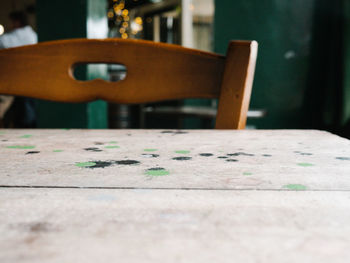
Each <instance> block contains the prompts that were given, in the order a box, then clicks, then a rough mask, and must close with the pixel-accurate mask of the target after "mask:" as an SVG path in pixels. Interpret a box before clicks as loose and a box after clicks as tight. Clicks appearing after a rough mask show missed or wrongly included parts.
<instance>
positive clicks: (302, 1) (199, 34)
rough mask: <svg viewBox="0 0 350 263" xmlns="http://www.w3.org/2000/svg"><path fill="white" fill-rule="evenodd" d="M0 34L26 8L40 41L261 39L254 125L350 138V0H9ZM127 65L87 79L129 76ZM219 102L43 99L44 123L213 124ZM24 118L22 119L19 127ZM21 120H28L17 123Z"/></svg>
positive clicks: (99, 68) (211, 42)
mask: <svg viewBox="0 0 350 263" xmlns="http://www.w3.org/2000/svg"><path fill="white" fill-rule="evenodd" d="M0 4H1V8H0V35H1V34H6V33H8V32H10V30H11V21H10V19H9V14H10V13H11V12H13V11H24V12H25V13H26V14H27V16H28V22H29V25H30V26H31V27H32V28H33V29H34V30H35V31H36V32H37V34H38V40H39V42H41V41H48V40H56V39H66V38H107V37H109V38H134V39H147V40H152V41H157V42H166V43H173V44H179V45H183V46H186V47H191V48H195V49H201V50H205V51H211V52H216V53H221V54H225V53H226V48H227V46H228V43H229V41H230V40H233V39H242V40H253V39H254V40H257V41H258V42H259V54H258V61H257V68H256V75H255V81H254V86H253V92H252V98H251V104H250V111H249V115H248V128H250V129H293V128H295V129H323V130H328V131H331V132H333V133H336V134H339V135H342V136H345V137H348V138H350V34H349V33H350V0H332V1H329V0H264V1H259V0H235V1H232V0H75V1H71V0H51V1H47V0H0ZM126 74H127V69H125V68H124V67H123V66H121V65H87V66H83V67H81V68H80V69H77V70H76V72H75V77H76V78H77V79H81V80H89V79H94V78H103V79H106V80H109V81H119V80H121V79H123V78H124V77H125V75H126ZM216 106H217V101H216V100H203V99H201V100H193V99H191V100H181V101H168V102H163V103H153V104H144V105H116V104H111V103H107V102H104V101H96V102H92V103H84V104H62V103H53V102H47V101H39V100H37V101H35V112H36V121H35V124H34V125H35V126H36V127H38V128H176V129H180V128H181V129H186V128H191V129H194V128H198V129H199V128H211V127H213V125H214V122H215V114H216ZM13 126H16V124H13V123H12V127H13ZM17 126H18V125H17Z"/></svg>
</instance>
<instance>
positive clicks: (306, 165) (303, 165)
mask: <svg viewBox="0 0 350 263" xmlns="http://www.w3.org/2000/svg"><path fill="white" fill-rule="evenodd" d="M298 165H299V166H302V167H310V166H314V165H313V164H312V163H298Z"/></svg>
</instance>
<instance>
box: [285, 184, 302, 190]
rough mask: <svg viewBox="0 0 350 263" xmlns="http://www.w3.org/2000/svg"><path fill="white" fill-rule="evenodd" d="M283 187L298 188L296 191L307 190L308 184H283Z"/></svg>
mask: <svg viewBox="0 0 350 263" xmlns="http://www.w3.org/2000/svg"><path fill="white" fill-rule="evenodd" d="M283 188H287V189H289V190H296V191H303V190H306V186H305V185H302V184H288V185H285V186H283Z"/></svg>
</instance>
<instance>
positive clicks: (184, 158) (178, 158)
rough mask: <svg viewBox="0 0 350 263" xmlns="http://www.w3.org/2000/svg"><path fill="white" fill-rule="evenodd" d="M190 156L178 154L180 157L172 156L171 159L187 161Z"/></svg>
mask: <svg viewBox="0 0 350 263" xmlns="http://www.w3.org/2000/svg"><path fill="white" fill-rule="evenodd" d="M191 159H192V157H188V156H180V157H174V158H173V160H175V161H188V160H191Z"/></svg>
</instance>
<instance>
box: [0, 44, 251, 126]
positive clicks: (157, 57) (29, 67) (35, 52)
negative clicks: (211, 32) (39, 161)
mask: <svg viewBox="0 0 350 263" xmlns="http://www.w3.org/2000/svg"><path fill="white" fill-rule="evenodd" d="M256 56H257V43H256V42H255V41H232V42H230V44H229V47H228V52H227V55H226V57H224V56H221V55H217V54H213V53H208V52H202V51H198V50H193V49H188V48H184V47H180V46H176V45H170V44H163V43H154V42H150V41H144V40H122V39H105V40H91V39H73V40H59V41H51V42H43V43H39V44H36V45H29V46H23V47H17V48H10V49H4V50H0V94H8V95H18V96H27V97H34V98H39V99H45V100H53V101H60V102H86V101H93V100H96V99H103V100H106V101H110V102H115V103H125V104H130V103H145V102H156V101H163V100H170V99H183V98H219V106H218V114H217V119H216V128H218V129H243V128H244V127H245V122H246V118H247V111H248V106H249V100H250V94H251V88H252V82H253V77H254V69H255V61H256ZM81 63H117V64H123V65H125V66H126V68H127V75H126V78H125V79H124V80H121V81H118V82H108V81H104V80H101V79H94V80H91V81H79V80H76V79H74V77H73V70H74V67H75V66H76V65H78V64H81Z"/></svg>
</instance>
